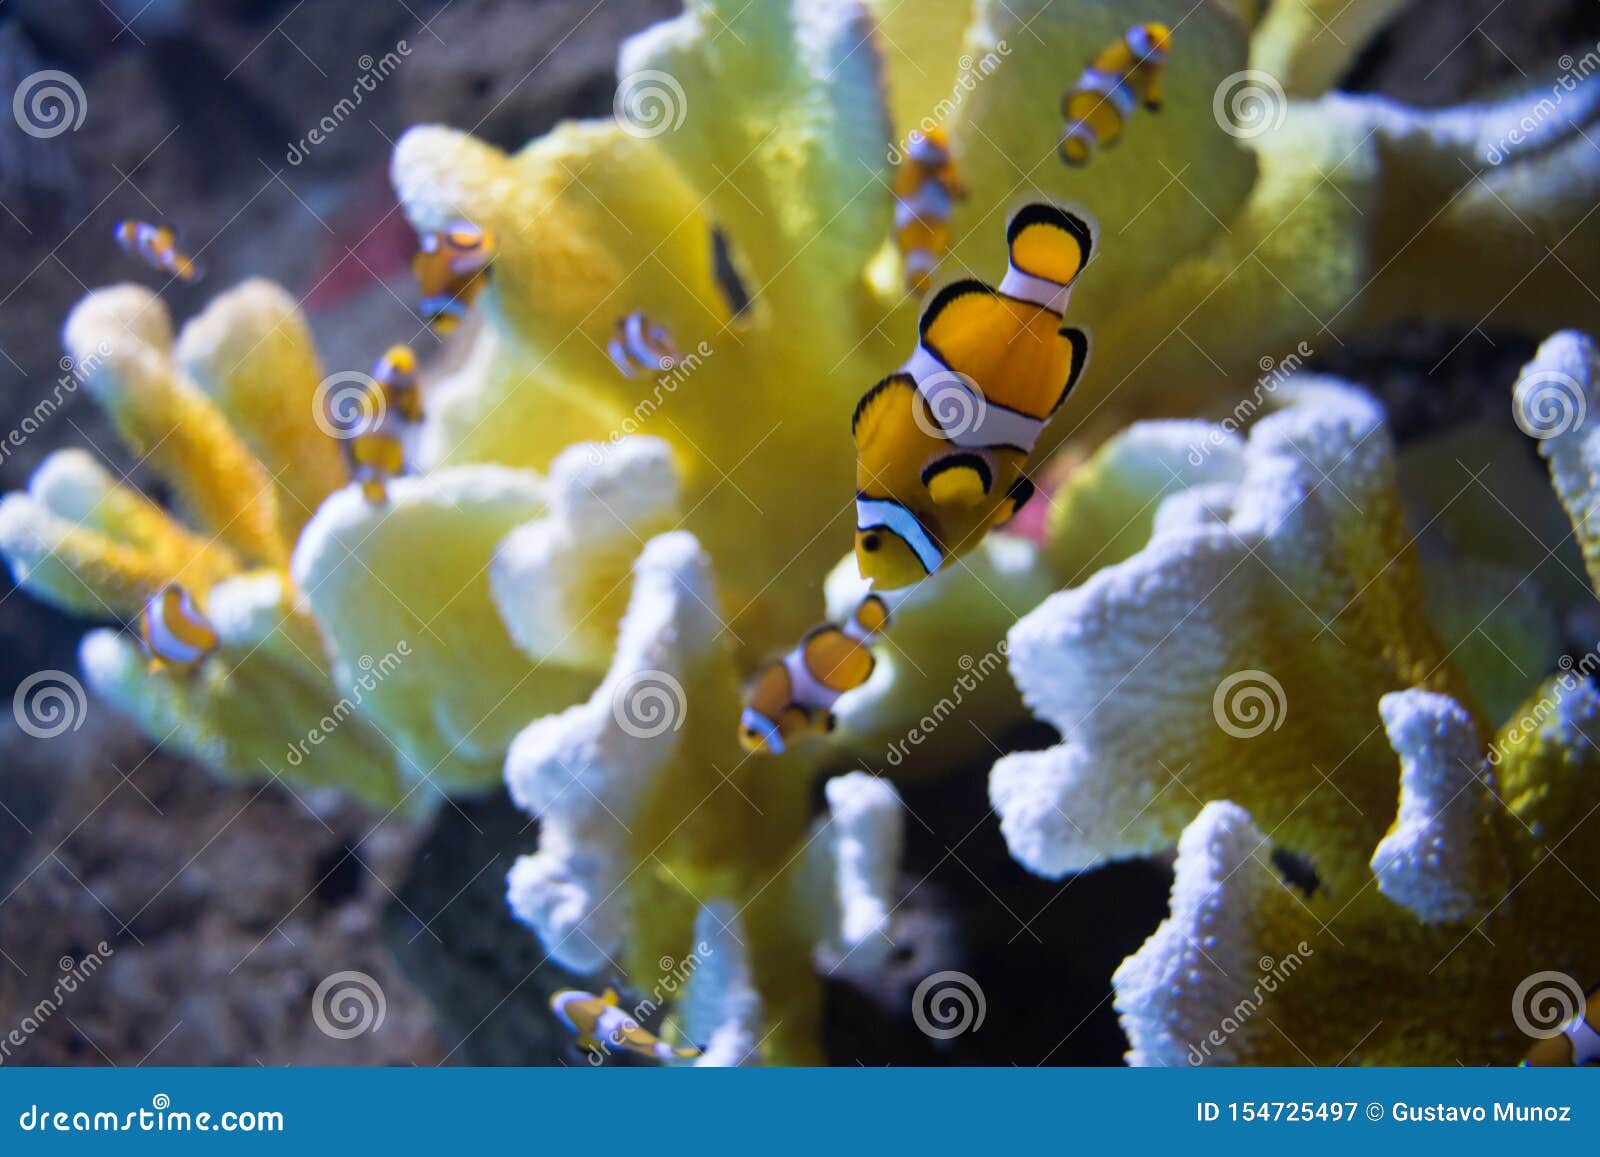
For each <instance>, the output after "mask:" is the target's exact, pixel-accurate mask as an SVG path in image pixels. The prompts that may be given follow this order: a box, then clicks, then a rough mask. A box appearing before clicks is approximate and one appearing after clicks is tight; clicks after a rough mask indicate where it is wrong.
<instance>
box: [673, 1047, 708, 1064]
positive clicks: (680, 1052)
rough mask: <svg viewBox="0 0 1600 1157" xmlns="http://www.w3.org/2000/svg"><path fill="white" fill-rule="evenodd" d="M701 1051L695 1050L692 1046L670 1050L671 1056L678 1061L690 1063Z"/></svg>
mask: <svg viewBox="0 0 1600 1157" xmlns="http://www.w3.org/2000/svg"><path fill="white" fill-rule="evenodd" d="M702 1051H703V1050H701V1049H697V1048H695V1047H694V1046H693V1045H680V1046H679V1047H677V1048H675V1049H673V1050H672V1055H673V1056H674V1057H676V1058H677V1059H678V1060H680V1061H691V1060H693V1059H694V1058H695V1057H697V1056H699V1055H700V1054H701V1052H702Z"/></svg>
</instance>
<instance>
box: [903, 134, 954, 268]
mask: <svg viewBox="0 0 1600 1157" xmlns="http://www.w3.org/2000/svg"><path fill="white" fill-rule="evenodd" d="M966 195H967V190H966V187H965V186H964V185H962V184H961V182H960V180H959V179H958V178H957V177H956V166H955V161H954V160H952V159H951V156H950V138H949V137H948V136H946V135H945V131H944V129H942V128H938V127H935V128H931V129H929V130H928V131H927V132H926V133H915V134H913V135H912V137H911V141H910V143H909V144H908V146H907V147H906V155H905V158H904V159H903V160H902V161H901V162H900V164H899V167H898V168H896V169H895V173H894V197H895V201H894V236H895V243H896V244H897V245H899V247H900V255H901V256H902V257H903V258H904V259H905V263H906V289H907V290H908V291H909V292H911V293H921V292H922V291H923V290H925V289H927V288H928V282H929V281H930V280H932V278H933V267H934V266H935V265H937V264H938V263H939V258H940V257H942V256H943V255H944V251H945V250H946V249H947V248H949V245H950V212H951V210H952V208H954V206H955V203H956V202H957V201H960V200H962V199H964V198H965V197H966Z"/></svg>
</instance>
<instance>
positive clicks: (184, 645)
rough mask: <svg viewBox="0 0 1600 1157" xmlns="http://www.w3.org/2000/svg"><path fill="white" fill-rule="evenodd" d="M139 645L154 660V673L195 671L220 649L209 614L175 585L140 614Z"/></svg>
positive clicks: (154, 597)
mask: <svg viewBox="0 0 1600 1157" xmlns="http://www.w3.org/2000/svg"><path fill="white" fill-rule="evenodd" d="M139 643H140V645H141V646H142V647H143V648H144V653H145V654H146V655H148V656H149V657H150V670H152V671H159V670H161V669H162V668H164V667H174V668H176V669H177V670H179V671H192V670H194V669H195V668H196V667H198V666H199V665H200V663H201V661H202V660H203V659H204V658H205V657H206V656H207V655H209V654H211V652H213V651H215V650H216V649H217V647H218V645H219V640H218V638H217V629H216V628H215V627H213V626H212V625H211V620H210V619H208V618H206V616H205V612H204V611H202V610H201V609H200V608H199V606H198V605H196V603H195V601H194V599H193V598H192V597H191V596H190V594H189V592H188V591H186V590H185V589H184V588H183V587H181V586H178V585H177V584H175V583H174V584H172V585H170V586H165V587H162V588H161V590H159V591H157V592H156V593H155V594H153V595H151V596H150V598H149V599H148V600H146V602H145V604H144V607H143V609H142V610H140V612H139Z"/></svg>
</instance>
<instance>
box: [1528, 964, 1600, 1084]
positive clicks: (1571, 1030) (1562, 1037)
mask: <svg viewBox="0 0 1600 1157" xmlns="http://www.w3.org/2000/svg"><path fill="white" fill-rule="evenodd" d="M1583 999H1584V1006H1583V1008H1581V1009H1580V1010H1579V1011H1578V1015H1577V1016H1575V1017H1573V1018H1572V1023H1571V1024H1569V1025H1567V1027H1566V1028H1564V1029H1562V1030H1561V1031H1560V1032H1559V1033H1557V1034H1556V1035H1555V1036H1553V1037H1547V1038H1546V1039H1544V1040H1541V1041H1539V1042H1538V1043H1536V1044H1535V1045H1534V1046H1533V1047H1532V1048H1531V1049H1529V1050H1528V1055H1527V1056H1526V1057H1524V1058H1523V1061H1522V1064H1523V1067H1524V1068H1530V1067H1531V1068H1545V1067H1551V1066H1565V1065H1576V1066H1579V1067H1586V1066H1592V1065H1600V984H1597V985H1595V986H1594V987H1593V988H1591V989H1590V990H1589V991H1588V992H1587V993H1585V994H1584V998H1583Z"/></svg>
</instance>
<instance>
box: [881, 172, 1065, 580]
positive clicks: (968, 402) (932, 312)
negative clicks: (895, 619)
mask: <svg viewBox="0 0 1600 1157" xmlns="http://www.w3.org/2000/svg"><path fill="white" fill-rule="evenodd" d="M1006 242H1007V245H1008V247H1009V249H1010V254H1011V259H1010V266H1009V268H1008V269H1007V270H1006V275H1005V278H1004V279H1003V280H1002V281H1001V282H1000V285H999V288H995V287H993V286H990V285H988V284H986V283H984V282H982V281H977V280H974V279H969V280H965V281H958V282H955V283H954V284H952V285H947V286H945V287H944V288H943V289H941V290H940V291H939V292H938V293H937V294H935V295H934V297H933V299H932V300H931V301H929V302H928V304H927V306H926V307H924V309H923V311H922V320H921V322H920V323H919V327H918V332H919V334H920V340H919V342H918V344H917V349H916V352H915V353H913V354H912V355H911V357H910V359H909V360H907V362H906V363H905V365H903V366H901V367H900V369H899V370H897V371H895V372H894V373H892V374H890V375H889V376H888V377H886V378H884V379H883V380H882V381H881V382H879V383H878V384H877V385H875V386H873V387H872V388H871V389H870V390H868V391H867V392H866V394H865V395H863V396H862V398H861V400H860V402H858V403H857V404H856V410H855V416H854V418H853V419H852V421H851V428H852V431H853V433H854V436H855V443H856V539H855V546H856V562H857V564H858V565H859V566H860V568H861V575H862V577H863V578H866V579H869V580H871V581H872V582H873V584H874V585H876V586H877V587H878V588H879V589H882V590H894V589H896V588H898V587H904V586H909V585H911V584H912V583H914V582H918V581H920V580H922V579H924V578H926V577H927V576H929V575H931V574H934V573H935V572H937V571H938V570H939V569H940V568H941V567H943V566H945V565H946V564H947V563H949V562H950V560H951V559H954V558H957V557H959V556H960V555H962V554H965V553H966V552H967V551H969V550H971V549H972V548H973V547H974V546H976V545H977V544H978V543H979V542H981V541H982V540H983V537H984V535H986V534H987V533H988V532H989V530H990V529H991V528H993V527H996V526H999V525H1001V524H1002V523H1005V522H1006V521H1008V520H1009V519H1010V518H1011V517H1012V516H1013V515H1014V514H1016V512H1017V511H1018V510H1019V509H1021V508H1022V506H1023V504H1024V503H1026V502H1027V501H1028V499H1029V498H1031V497H1032V496H1033V490H1034V487H1033V482H1032V481H1031V480H1030V479H1029V478H1028V476H1027V474H1026V473H1025V467H1026V465H1027V462H1028V455H1029V454H1030V453H1032V451H1033V447H1034V444H1035V443H1036V442H1037V441H1038V438H1039V435H1040V433H1041V432H1042V431H1043V430H1044V427H1045V425H1046V423H1048V422H1049V420H1050V417H1051V415H1053V414H1054V413H1055V412H1056V410H1057V409H1058V408H1059V407H1060V406H1061V403H1062V402H1063V401H1065V400H1066V397H1067V395H1068V394H1069V393H1070V392H1071V390H1072V388H1073V386H1075V385H1076V384H1077V382H1078V378H1079V376H1080V375H1081V374H1082V373H1083V367H1084V363H1085V362H1086V361H1087V359H1088V353H1089V338H1088V336H1087V335H1086V334H1085V333H1084V332H1083V331H1082V330H1081V329H1078V328H1076V327H1074V326H1069V325H1064V324H1063V322H1062V315H1063V313H1064V311H1065V310H1066V307H1067V299H1068V297H1069V295H1070V293H1071V287H1072V283H1073V282H1074V281H1075V280H1077V277H1078V274H1079V272H1080V271H1081V270H1082V269H1083V267H1084V265H1085V264H1087V263H1088V261H1089V257H1090V254H1091V253H1092V252H1093V249H1094V234H1093V231H1092V230H1091V228H1090V226H1089V224H1088V223H1087V222H1086V221H1085V220H1084V219H1083V218H1082V217H1080V216H1078V215H1077V214H1076V213H1073V212H1070V211H1069V210H1066V209H1062V208H1058V207H1057V206H1055V205H1051V204H1046V203H1043V202H1039V203H1034V204H1031V205H1027V206H1025V207H1023V208H1022V209H1020V210H1019V211H1018V212H1017V213H1016V215H1015V216H1013V217H1012V218H1011V221H1010V223H1009V224H1008V225H1007V227H1006Z"/></svg>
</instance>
